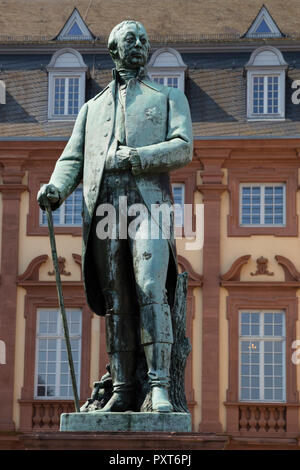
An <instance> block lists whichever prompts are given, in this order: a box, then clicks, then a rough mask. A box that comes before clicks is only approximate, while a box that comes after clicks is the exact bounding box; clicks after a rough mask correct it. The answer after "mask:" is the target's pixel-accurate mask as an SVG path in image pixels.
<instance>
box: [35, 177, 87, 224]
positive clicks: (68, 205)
mask: <svg viewBox="0 0 300 470" xmlns="http://www.w3.org/2000/svg"><path fill="white" fill-rule="evenodd" d="M81 210H82V185H79V186H78V187H77V188H76V189H75V191H73V193H72V194H70V196H69V197H68V198H67V199H66V200H65V201H64V202H63V204H62V205H61V206H60V207H59V208H58V209H57V210H56V211H54V212H53V224H54V225H55V226H65V227H68V226H78V227H79V226H81V224H82V216H81ZM40 225H41V226H47V216H46V212H44V211H42V210H41V209H40Z"/></svg>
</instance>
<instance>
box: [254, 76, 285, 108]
mask: <svg viewBox="0 0 300 470" xmlns="http://www.w3.org/2000/svg"><path fill="white" fill-rule="evenodd" d="M279 78H280V77H279V76H278V75H270V76H268V75H265V76H256V75H254V76H253V77H252V80H253V81H252V86H253V102H252V103H253V109H252V112H253V114H256V115H260V114H261V115H262V114H278V113H279Z"/></svg>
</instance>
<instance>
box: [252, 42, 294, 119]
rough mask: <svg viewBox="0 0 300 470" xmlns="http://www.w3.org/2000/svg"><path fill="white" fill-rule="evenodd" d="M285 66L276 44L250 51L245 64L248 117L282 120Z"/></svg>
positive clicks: (283, 112) (283, 115)
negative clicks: (248, 58)
mask: <svg viewBox="0 0 300 470" xmlns="http://www.w3.org/2000/svg"><path fill="white" fill-rule="evenodd" d="M287 66H288V65H287V63H286V62H285V60H284V58H283V56H282V54H281V52H280V51H279V50H278V49H276V48H275V47H271V46H263V47H259V48H258V49H256V50H255V51H254V52H253V53H252V54H251V57H250V60H249V62H248V63H247V64H246V66H245V68H246V70H247V117H248V119H252V120H272V119H284V117H285V73H286V69H287Z"/></svg>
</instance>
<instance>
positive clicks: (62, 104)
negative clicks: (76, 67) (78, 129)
mask: <svg viewBox="0 0 300 470" xmlns="http://www.w3.org/2000/svg"><path fill="white" fill-rule="evenodd" d="M78 111H79V77H56V78H55V79H54V109H53V114H54V115H55V116H64V115H69V116H76V115H77V114H78Z"/></svg>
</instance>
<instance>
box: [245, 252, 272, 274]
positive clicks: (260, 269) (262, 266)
mask: <svg viewBox="0 0 300 470" xmlns="http://www.w3.org/2000/svg"><path fill="white" fill-rule="evenodd" d="M268 262H269V261H268V259H267V258H264V257H263V256H261V257H260V258H257V260H256V264H257V267H256V271H255V273H250V274H251V276H260V275H263V274H266V275H267V276H274V273H270V272H269V270H268Z"/></svg>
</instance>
